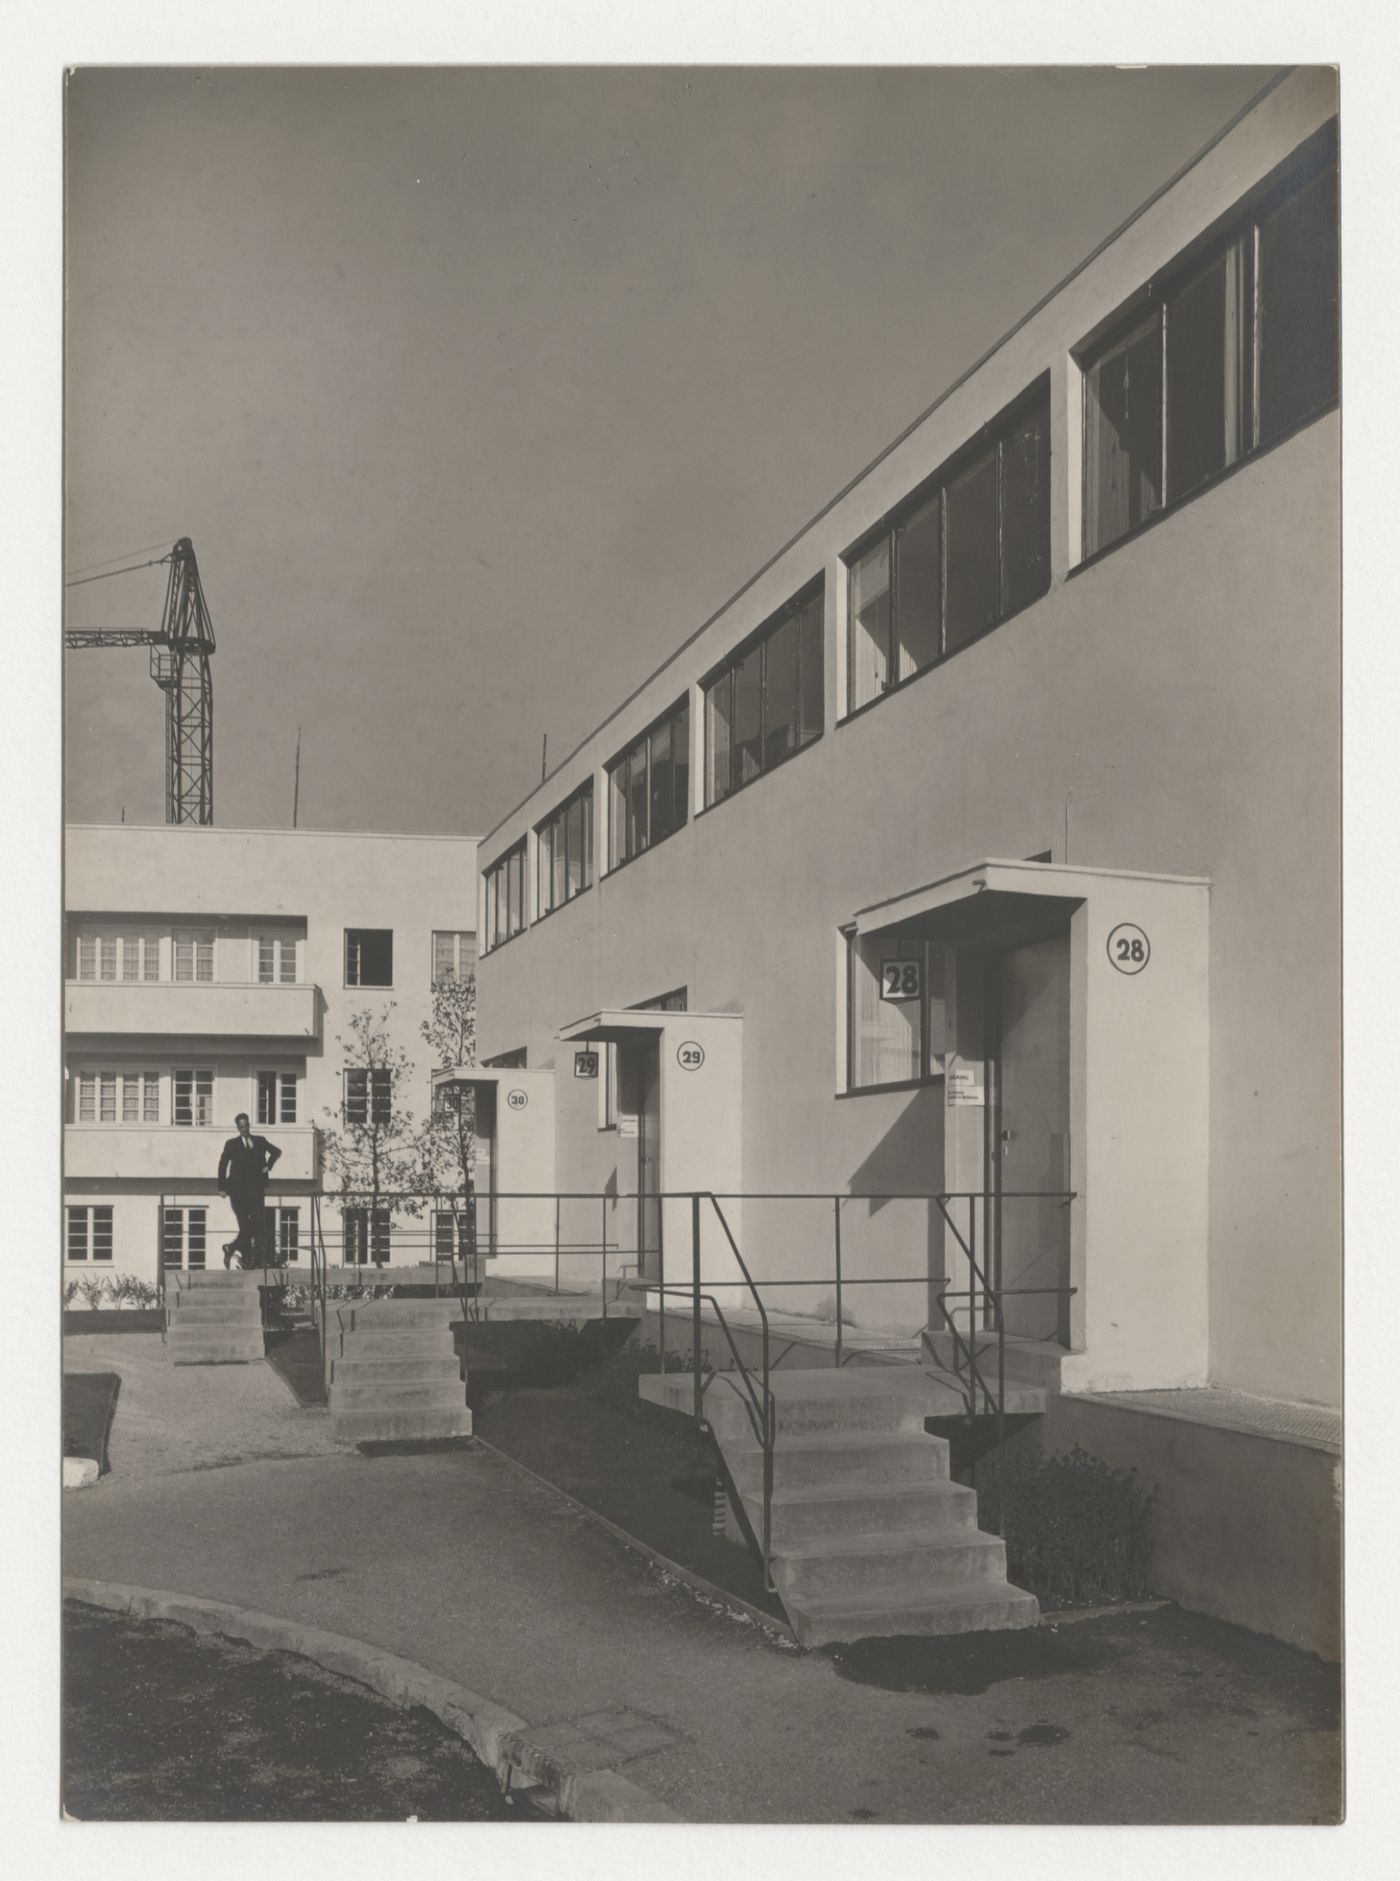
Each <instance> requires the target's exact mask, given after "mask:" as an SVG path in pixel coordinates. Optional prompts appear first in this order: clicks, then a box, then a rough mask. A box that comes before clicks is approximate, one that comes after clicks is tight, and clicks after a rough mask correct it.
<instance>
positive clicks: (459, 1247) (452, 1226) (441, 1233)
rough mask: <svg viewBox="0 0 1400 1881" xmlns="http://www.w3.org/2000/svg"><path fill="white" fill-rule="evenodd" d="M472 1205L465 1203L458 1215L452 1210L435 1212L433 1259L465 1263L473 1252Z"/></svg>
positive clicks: (441, 1209)
mask: <svg viewBox="0 0 1400 1881" xmlns="http://www.w3.org/2000/svg"><path fill="white" fill-rule="evenodd" d="M469 1211H470V1204H468V1203H463V1205H462V1206H461V1208H459V1209H458V1211H457V1212H456V1214H453V1212H452V1210H451V1209H450V1208H435V1209H434V1210H433V1224H432V1226H433V1258H434V1259H435V1260H440V1261H450V1260H454V1259H455V1260H459V1261H464V1260H466V1259H467V1257H468V1256H469V1255H470V1253H471V1251H472V1239H473V1237H472V1227H471V1215H470V1212H469Z"/></svg>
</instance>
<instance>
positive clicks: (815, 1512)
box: [744, 1482, 977, 1554]
mask: <svg viewBox="0 0 1400 1881" xmlns="http://www.w3.org/2000/svg"><path fill="white" fill-rule="evenodd" d="M744 1506H745V1509H746V1511H747V1513H748V1517H749V1521H750V1523H751V1524H752V1525H753V1527H754V1531H755V1533H757V1531H758V1527H759V1525H760V1524H761V1522H762V1520H763V1498H762V1494H761V1493H759V1494H757V1495H754V1496H748V1495H746V1496H745V1497H744ZM772 1514H773V1522H772V1545H773V1547H774V1548H775V1549H776V1550H777V1551H778V1552H779V1553H781V1554H786V1553H787V1552H788V1550H789V1548H792V1547H797V1546H800V1545H801V1544H802V1543H805V1542H815V1541H829V1542H831V1543H832V1544H833V1545H835V1546H838V1547H840V1546H848V1545H851V1544H853V1543H855V1542H858V1541H863V1539H864V1538H865V1537H866V1536H867V1535H872V1534H885V1533H890V1532H891V1531H896V1532H897V1531H911V1532H918V1533H926V1532H929V1531H933V1532H937V1533H939V1534H942V1533H943V1532H944V1531H949V1532H950V1533H953V1534H957V1533H960V1532H963V1531H967V1530H976V1528H977V1492H976V1491H975V1490H973V1489H965V1488H964V1487H963V1485H962V1484H961V1483H950V1482H932V1483H924V1484H910V1483H872V1484H870V1485H869V1486H867V1487H866V1488H863V1489H861V1488H856V1487H855V1486H853V1485H852V1484H849V1483H845V1484H841V1485H839V1486H837V1487H835V1488H828V1487H821V1488H805V1489H797V1490H793V1489H784V1490H777V1491H775V1493H774V1496H773V1510H772Z"/></svg>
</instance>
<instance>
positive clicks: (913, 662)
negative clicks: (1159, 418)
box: [846, 378, 1050, 712]
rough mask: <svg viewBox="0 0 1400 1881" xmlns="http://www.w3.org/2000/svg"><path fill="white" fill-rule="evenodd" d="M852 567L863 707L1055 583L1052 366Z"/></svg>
mask: <svg viewBox="0 0 1400 1881" xmlns="http://www.w3.org/2000/svg"><path fill="white" fill-rule="evenodd" d="M847 568H848V570H849V584H850V591H849V610H848V618H849V626H848V630H847V639H846V696H847V710H848V711H851V712H854V711H856V710H857V709H858V708H859V707H860V706H863V705H868V704H869V703H870V702H871V700H872V699H878V698H880V697H881V696H882V694H884V693H886V692H891V691H893V689H894V688H895V687H896V686H899V685H902V684H903V683H904V681H905V680H907V679H912V678H913V677H914V675H915V674H916V673H922V672H925V671H926V670H927V669H928V668H929V667H930V666H936V665H937V664H938V662H939V661H940V660H942V659H946V658H947V656H948V655H949V654H950V653H956V652H957V650H958V649H959V648H960V647H964V646H966V645H967V644H968V642H969V641H971V640H975V639H977V637H978V636H979V635H980V634H984V633H986V632H988V630H989V629H991V628H993V627H996V626H998V625H999V624H1000V623H1001V622H1002V621H1004V620H1006V619H1007V618H1008V617H1009V616H1010V615H1012V614H1014V613H1016V612H1017V611H1018V610H1019V609H1020V608H1023V607H1025V606H1026V604H1027V603H1028V602H1030V601H1034V600H1035V599H1036V598H1037V597H1038V596H1040V595H1042V594H1044V593H1045V591H1046V589H1047V588H1048V587H1049V585H1050V389H1049V380H1048V378H1046V379H1043V380H1041V381H1040V382H1039V383H1038V384H1037V386H1036V387H1035V389H1034V391H1033V392H1032V393H1031V394H1030V395H1029V396H1028V397H1027V398H1026V399H1024V400H1023V401H1022V402H1021V403H1020V404H1018V405H1017V406H1015V407H1013V408H1012V409H1011V411H1010V412H1009V413H1006V414H1004V415H1003V416H1002V417H1001V418H999V419H997V420H996V421H995V422H994V423H993V424H991V425H989V426H988V427H987V428H986V430H985V431H984V432H983V433H982V435H981V436H980V437H979V438H978V439H977V441H976V442H975V444H973V445H971V446H970V447H968V448H967V449H966V450H964V451H963V452H961V453H960V454H959V456H958V457H956V458H954V459H953V460H952V462H951V463H950V464H949V465H948V466H947V467H946V468H945V469H943V470H941V471H940V472H939V473H938V475H937V476H936V477H934V478H932V479H931V480H930V481H929V482H928V483H926V484H925V485H924V486H923V487H922V488H921V489H920V490H919V491H918V492H917V493H916V495H915V496H914V497H913V498H911V500H910V501H909V502H907V503H905V504H904V505H902V506H901V507H900V508H899V509H898V510H896V511H895V512H894V513H893V514H892V515H891V516H890V517H889V518H887V519H886V520H885V521H884V522H882V523H881V525H880V527H879V528H878V530H876V531H875V533H874V534H873V535H870V536H867V537H866V539H865V540H864V541H863V542H862V543H861V544H860V545H859V547H858V548H857V549H856V550H855V551H854V552H853V553H852V554H851V555H850V556H849V557H848V558H847Z"/></svg>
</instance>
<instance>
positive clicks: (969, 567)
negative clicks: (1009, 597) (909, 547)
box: [944, 451, 997, 653]
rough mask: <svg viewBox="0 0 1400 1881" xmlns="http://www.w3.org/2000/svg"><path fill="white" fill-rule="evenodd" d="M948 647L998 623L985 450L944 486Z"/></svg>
mask: <svg viewBox="0 0 1400 1881" xmlns="http://www.w3.org/2000/svg"><path fill="white" fill-rule="evenodd" d="M944 501H945V502H946V503H947V506H948V624H947V636H946V647H947V651H948V652H949V653H951V652H952V651H953V649H954V648H955V647H960V646H963V645H965V644H966V642H967V641H969V640H971V639H973V638H974V637H975V636H976V635H977V634H980V633H983V632H984V631H985V630H986V629H987V628H988V627H991V626H993V625H995V623H996V619H997V472H996V453H995V452H994V451H989V452H988V453H987V455H986V456H985V457H983V458H980V459H979V460H978V462H977V463H975V464H974V465H973V466H972V468H971V469H970V470H967V471H965V472H964V473H963V475H962V476H960V477H958V478H957V479H956V480H955V481H954V482H952V483H950V484H949V485H948V489H947V494H946V496H945V498H944Z"/></svg>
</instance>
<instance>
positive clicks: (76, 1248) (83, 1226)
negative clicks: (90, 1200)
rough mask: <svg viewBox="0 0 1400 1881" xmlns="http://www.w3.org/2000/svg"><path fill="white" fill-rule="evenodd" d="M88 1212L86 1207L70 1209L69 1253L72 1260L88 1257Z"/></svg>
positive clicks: (81, 1259) (83, 1259) (82, 1259)
mask: <svg viewBox="0 0 1400 1881" xmlns="http://www.w3.org/2000/svg"><path fill="white" fill-rule="evenodd" d="M87 1213H88V1212H87V1210H86V1209H85V1208H70V1209H69V1211H68V1249H67V1254H68V1259H69V1260H70V1261H85V1260H86V1259H87V1247H88V1234H87Z"/></svg>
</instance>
